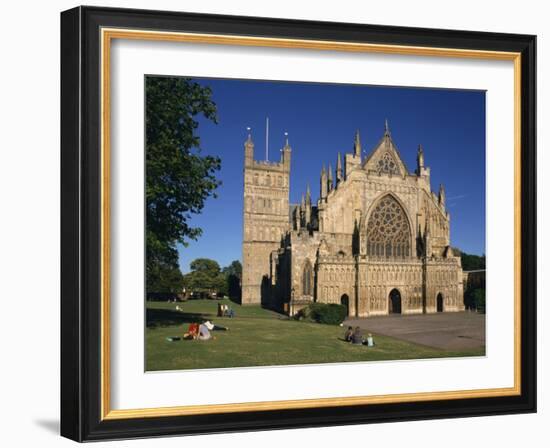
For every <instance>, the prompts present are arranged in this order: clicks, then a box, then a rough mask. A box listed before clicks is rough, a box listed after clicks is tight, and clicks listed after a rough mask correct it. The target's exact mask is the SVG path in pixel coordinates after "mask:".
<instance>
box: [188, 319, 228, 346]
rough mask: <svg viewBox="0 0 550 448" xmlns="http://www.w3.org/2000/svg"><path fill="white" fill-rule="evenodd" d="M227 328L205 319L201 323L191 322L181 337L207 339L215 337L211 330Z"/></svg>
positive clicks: (224, 329) (225, 329)
mask: <svg viewBox="0 0 550 448" xmlns="http://www.w3.org/2000/svg"><path fill="white" fill-rule="evenodd" d="M228 330H229V328H227V327H223V326H221V325H214V324H213V323H212V322H211V321H209V320H205V321H204V322H203V323H202V324H198V323H191V324H189V329H188V330H187V333H184V335H183V339H193V340H198V341H208V340H209V339H216V337H215V336H212V333H211V332H212V331H228Z"/></svg>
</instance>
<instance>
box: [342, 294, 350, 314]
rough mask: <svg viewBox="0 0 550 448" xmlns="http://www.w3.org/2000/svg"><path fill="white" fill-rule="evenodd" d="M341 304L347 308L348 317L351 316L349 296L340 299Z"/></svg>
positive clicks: (345, 295)
mask: <svg viewBox="0 0 550 448" xmlns="http://www.w3.org/2000/svg"><path fill="white" fill-rule="evenodd" d="M340 304H342V305H344V306H345V307H346V316H349V296H348V295H347V294H344V295H343V296H342V297H341V298H340Z"/></svg>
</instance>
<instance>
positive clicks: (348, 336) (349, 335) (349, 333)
mask: <svg viewBox="0 0 550 448" xmlns="http://www.w3.org/2000/svg"><path fill="white" fill-rule="evenodd" d="M352 337H353V327H351V326H349V327H348V329H347V330H346V332H345V333H344V341H346V342H351V339H352Z"/></svg>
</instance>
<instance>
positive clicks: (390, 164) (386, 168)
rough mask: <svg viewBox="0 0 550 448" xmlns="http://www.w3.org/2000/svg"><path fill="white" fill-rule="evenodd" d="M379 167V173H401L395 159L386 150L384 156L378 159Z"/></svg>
mask: <svg viewBox="0 0 550 448" xmlns="http://www.w3.org/2000/svg"><path fill="white" fill-rule="evenodd" d="M377 168H378V172H379V173H387V174H399V169H398V167H397V163H395V160H394V159H393V157H392V156H391V155H390V153H388V152H385V153H384V154H383V155H382V157H380V159H378V164H377Z"/></svg>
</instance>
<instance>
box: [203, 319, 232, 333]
mask: <svg viewBox="0 0 550 448" xmlns="http://www.w3.org/2000/svg"><path fill="white" fill-rule="evenodd" d="M204 325H205V326H206V328H208V329H209V330H210V331H227V330H229V328H227V327H222V326H221V325H214V324H213V323H212V322H210V321H209V320H207V321H205V322H204Z"/></svg>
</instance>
